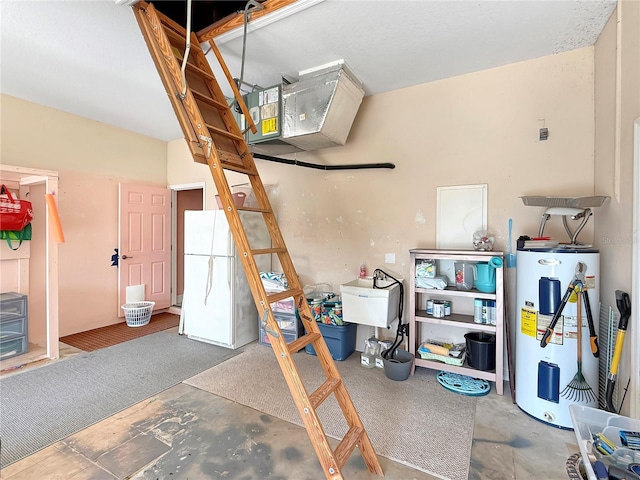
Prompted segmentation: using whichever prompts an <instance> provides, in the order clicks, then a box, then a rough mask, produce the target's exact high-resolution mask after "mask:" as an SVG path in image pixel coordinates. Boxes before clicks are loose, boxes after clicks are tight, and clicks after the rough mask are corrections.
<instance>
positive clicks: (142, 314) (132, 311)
mask: <svg viewBox="0 0 640 480" xmlns="http://www.w3.org/2000/svg"><path fill="white" fill-rule="evenodd" d="M155 304H156V302H134V303H125V304H124V305H122V307H121V308H122V310H124V317H125V319H126V320H127V325H128V326H130V327H142V326H143V325H147V324H148V323H149V322H150V321H151V312H153V306H154V305H155Z"/></svg>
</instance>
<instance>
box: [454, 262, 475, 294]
mask: <svg viewBox="0 0 640 480" xmlns="http://www.w3.org/2000/svg"><path fill="white" fill-rule="evenodd" d="M454 267H455V273H456V287H457V288H458V289H459V290H471V289H472V288H473V284H474V281H475V278H476V264H475V263H468V262H455V264H454Z"/></svg>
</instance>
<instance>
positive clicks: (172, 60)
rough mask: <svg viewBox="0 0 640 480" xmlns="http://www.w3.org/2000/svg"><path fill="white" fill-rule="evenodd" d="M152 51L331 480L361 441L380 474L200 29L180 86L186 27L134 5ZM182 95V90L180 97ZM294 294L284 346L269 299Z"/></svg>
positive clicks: (339, 475)
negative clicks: (263, 263)
mask: <svg viewBox="0 0 640 480" xmlns="http://www.w3.org/2000/svg"><path fill="white" fill-rule="evenodd" d="M133 10H134V13H135V16H136V19H137V20H138V23H139V25H140V29H141V30H142V34H143V36H144V38H145V41H146V43H147V46H148V48H149V51H150V53H151V56H152V57H153V60H154V62H155V64H156V67H157V69H158V72H159V74H160V77H161V78H162V81H163V83H164V86H165V89H166V91H167V94H168V96H169V99H170V100H171V104H172V106H173V108H174V111H175V113H176V116H177V117H178V120H179V122H180V125H181V127H182V130H183V132H184V135H185V139H186V140H187V143H188V145H189V148H190V150H191V154H192V156H193V158H194V160H195V161H196V162H200V163H206V164H208V165H209V169H210V171H211V175H212V176H213V181H214V183H215V185H216V188H217V191H218V195H219V197H220V201H221V204H222V206H223V209H224V211H225V214H226V217H227V220H228V222H229V225H230V227H231V231H232V233H233V238H234V241H235V244H236V248H237V250H238V252H242V255H241V259H242V265H243V267H244V271H245V273H246V276H247V280H248V283H249V286H250V288H251V292H252V294H253V298H254V301H255V303H256V306H257V308H258V312H259V314H260V316H261V321H262V324H263V326H264V329H265V331H266V332H267V333H268V335H269V340H270V343H271V345H272V347H273V351H274V353H275V355H276V358H277V360H278V363H279V365H280V369H281V370H282V373H283V375H284V378H285V379H286V381H287V384H288V386H289V390H290V391H291V395H292V396H293V399H294V401H295V404H296V406H297V408H298V411H299V412H300V416H301V417H302V420H303V422H304V425H305V428H306V430H307V433H308V434H309V437H310V439H311V443H312V444H313V447H314V449H315V451H316V455H317V456H318V460H319V461H320V464H321V466H322V469H323V471H324V474H325V476H326V478H327V479H341V478H343V477H342V473H341V469H342V467H343V466H344V464H345V463H346V461H347V460H348V458H349V456H350V455H351V453H352V452H353V450H354V448H355V447H356V446H358V447H359V448H360V453H361V455H362V458H363V459H364V462H365V464H366V465H367V468H368V469H369V471H371V472H373V473H376V474H378V475H380V476H383V472H382V467H381V466H380V463H379V462H378V458H377V456H376V453H375V451H374V449H373V446H372V445H371V441H370V439H369V436H368V435H367V432H366V431H365V429H364V426H363V424H362V421H361V420H360V417H359V415H358V413H357V412H356V409H355V406H354V405H353V402H352V400H351V397H350V396H349V393H348V392H347V389H346V387H345V385H344V383H343V381H342V378H341V377H340V374H339V372H338V370H337V368H336V366H335V363H334V361H333V358H332V357H331V353H330V352H329V349H328V348H327V345H326V343H325V341H324V338H323V337H322V334H321V333H320V329H319V328H318V326H317V324H316V322H315V321H314V319H313V315H312V313H311V310H310V308H309V305H308V304H307V300H306V298H305V295H304V292H303V290H302V286H301V284H300V280H299V279H298V275H297V273H296V270H295V268H294V266H293V262H292V260H291V257H290V255H289V252H288V250H287V247H286V245H285V242H284V239H283V238H282V234H281V232H280V228H279V227H278V223H277V221H276V216H275V214H274V212H273V210H272V209H271V205H270V203H269V199H268V198H267V194H266V192H265V189H264V186H263V184H262V181H261V179H260V176H259V174H258V171H257V169H256V166H255V163H254V160H253V156H252V155H251V152H250V151H249V148H248V146H247V144H246V142H245V140H244V135H243V134H244V132H241V131H240V128H239V127H238V124H237V122H236V120H235V118H234V116H233V113H232V112H231V110H230V108H229V106H228V105H227V100H226V98H225V96H224V94H223V93H222V90H221V89H220V86H219V85H218V82H217V81H216V78H215V77H214V75H213V72H212V70H211V68H210V66H209V63H208V61H207V59H206V58H205V53H204V52H203V51H202V49H201V47H200V42H199V41H198V39H197V37H196V35H195V34H192V35H191V51H190V54H189V55H188V63H187V65H186V85H187V88H186V91H185V90H184V87H183V81H182V72H181V63H182V57H183V52H184V51H185V37H186V34H187V32H186V30H185V29H184V28H183V27H182V26H180V25H178V24H177V23H175V22H174V21H172V20H171V19H169V18H168V17H166V16H164V15H163V14H161V13H160V12H158V11H157V10H156V9H155V8H154V7H153V5H152V4H147V3H145V2H140V3H138V4H136V5H135V6H134V7H133ZM210 45H211V48H212V50H213V52H214V53H215V55H216V57H217V58H218V61H219V62H220V65H221V67H222V69H223V71H224V72H225V75H226V76H227V79H228V80H229V82H230V84H231V87H232V88H233V90H234V92H235V96H236V99H237V100H238V102H239V104H240V105H241V107H242V109H243V111H244V114H245V118H247V119H249V120H248V121H249V122H250V128H251V129H252V130H253V131H254V132H255V125H253V122H251V120H250V119H251V116H250V115H249V114H248V112H247V110H246V106H245V105H244V102H243V100H242V97H241V96H240V93H239V91H238V90H237V88H236V85H235V83H234V81H233V78H232V77H231V75H230V73H229V71H228V69H227V68H226V65H225V63H224V61H223V59H222V57H221V55H220V52H219V51H218V49H217V48H216V46H215V44H214V43H213V41H210ZM183 93H184V95H183ZM225 170H229V171H232V172H237V173H240V174H243V175H246V176H247V177H248V179H249V181H250V184H251V187H252V189H253V193H254V195H255V197H256V200H257V204H258V206H257V207H236V206H235V205H234V202H233V198H232V192H231V189H230V187H229V184H228V182H227V178H226V176H225ZM240 211H245V212H253V213H252V214H255V215H260V214H261V215H262V217H263V220H264V222H265V224H266V227H267V229H268V231H269V234H270V236H271V248H260V249H252V248H251V245H249V241H248V239H247V235H246V233H245V230H244V226H243V223H242V220H241V218H240V214H239V212H240ZM271 254H276V255H277V256H278V259H279V261H280V265H281V266H282V270H283V273H284V274H285V275H286V278H287V281H288V283H289V289H288V290H286V291H284V292H278V293H269V294H267V292H266V291H265V289H264V287H263V284H262V280H261V278H260V272H259V271H258V267H257V265H256V262H255V257H256V256H259V255H271ZM289 297H293V298H294V300H295V302H296V305H297V307H298V309H299V312H300V316H301V318H302V319H303V324H304V328H305V331H306V333H305V335H303V336H302V337H300V338H298V339H297V340H295V341H294V342H292V343H290V344H287V343H286V341H285V339H284V337H283V335H282V332H281V331H280V328H279V326H278V323H277V322H276V320H275V317H274V314H273V311H272V310H271V304H272V303H274V302H277V301H279V300H283V299H285V298H289ZM309 344H311V345H313V348H314V349H315V351H316V353H317V358H318V360H319V362H320V365H321V366H322V369H323V370H324V372H325V374H326V377H327V378H326V381H325V382H324V383H323V384H322V385H321V386H320V387H319V388H318V389H317V390H316V391H314V392H313V393H311V394H309V393H307V390H306V388H305V386H304V384H303V382H302V380H301V378H300V376H299V373H298V369H297V367H296V365H295V363H294V360H293V353H295V352H298V351H299V350H300V349H302V348H304V347H305V346H306V345H309ZM331 394H334V395H335V398H336V400H337V401H338V404H339V405H340V408H341V410H342V413H343V415H344V417H345V419H346V422H347V425H348V427H349V428H348V431H347V433H346V435H345V436H344V438H343V439H342V441H341V442H340V443H339V445H338V446H337V448H336V449H335V450H332V448H331V446H330V445H329V442H328V441H327V436H326V434H325V432H324V428H323V427H322V424H321V422H320V419H319V418H318V414H317V413H316V409H317V408H318V406H319V405H320V404H322V402H323V401H325V400H326V399H327V398H329V397H330V395H331Z"/></svg>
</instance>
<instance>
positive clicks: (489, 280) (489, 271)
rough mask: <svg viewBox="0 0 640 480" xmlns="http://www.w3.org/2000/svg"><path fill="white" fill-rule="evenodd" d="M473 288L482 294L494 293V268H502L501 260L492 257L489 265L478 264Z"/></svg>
mask: <svg viewBox="0 0 640 480" xmlns="http://www.w3.org/2000/svg"><path fill="white" fill-rule="evenodd" d="M476 267H477V271H478V274H477V277H476V282H475V287H476V289H477V290H478V291H480V292H484V293H494V292H495V291H496V268H502V259H501V258H500V257H492V258H491V260H489V263H478V264H477V265H476Z"/></svg>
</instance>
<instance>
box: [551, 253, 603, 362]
mask: <svg viewBox="0 0 640 480" xmlns="http://www.w3.org/2000/svg"><path fill="white" fill-rule="evenodd" d="M586 271H587V265H586V264H584V263H582V262H578V263H577V264H576V273H575V276H574V277H573V280H571V282H569V286H568V287H567V291H566V292H565V294H564V297H562V301H561V302H560V305H559V306H558V309H557V310H556V313H555V314H554V315H553V318H552V319H551V322H550V323H549V326H548V327H547V329H546V330H545V332H544V335H543V336H542V339H541V340H540V346H541V347H542V348H544V347H546V346H547V345H548V344H549V342H550V341H551V336H552V335H553V329H554V328H555V327H556V323H558V319H559V318H560V316H561V315H562V311H563V310H564V307H565V305H566V304H567V302H568V301H569V298H570V297H571V294H572V293H573V292H574V291H576V292H577V291H578V290H579V291H580V292H581V293H582V294H583V295H584V309H585V313H586V314H587V323H588V325H589V336H590V345H591V353H593V356H594V357H596V358H598V357H599V356H600V349H599V347H598V335H597V333H596V328H595V325H594V324H593V316H592V315H591V302H590V301H589V294H588V292H587V289H586V287H585V273H586ZM578 303H579V302H578Z"/></svg>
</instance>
